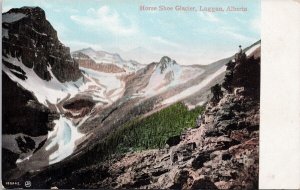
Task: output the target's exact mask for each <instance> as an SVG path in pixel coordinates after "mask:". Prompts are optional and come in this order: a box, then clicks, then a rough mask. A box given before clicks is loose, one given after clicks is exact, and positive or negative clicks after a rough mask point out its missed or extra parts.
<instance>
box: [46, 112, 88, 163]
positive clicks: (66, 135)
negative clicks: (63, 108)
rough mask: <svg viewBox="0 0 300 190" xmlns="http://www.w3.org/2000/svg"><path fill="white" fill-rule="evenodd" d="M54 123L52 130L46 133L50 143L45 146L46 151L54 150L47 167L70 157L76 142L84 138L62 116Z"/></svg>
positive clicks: (70, 122)
mask: <svg viewBox="0 0 300 190" xmlns="http://www.w3.org/2000/svg"><path fill="white" fill-rule="evenodd" d="M54 123H55V127H54V130H53V131H50V132H49V133H48V141H50V143H49V144H48V145H47V146H46V151H50V150H52V149H54V152H52V153H51V154H50V156H49V165H50V164H54V163H57V162H59V161H61V160H63V159H65V158H66V157H68V156H70V155H71V154H72V153H73V151H74V149H75V148H76V141H77V140H79V139H80V138H82V137H83V136H84V134H82V133H80V132H78V129H77V127H76V126H75V125H74V124H73V123H72V121H70V120H69V119H67V118H66V117H64V116H62V115H61V116H60V118H59V119H58V120H55V121H54ZM56 147H57V148H56Z"/></svg>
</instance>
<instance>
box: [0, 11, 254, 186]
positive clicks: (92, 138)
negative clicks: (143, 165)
mask: <svg viewBox="0 0 300 190" xmlns="http://www.w3.org/2000/svg"><path fill="white" fill-rule="evenodd" d="M2 26H3V28H2V43H3V49H2V54H3V56H2V76H3V79H2V84H3V93H2V97H3V100H5V101H3V117H2V118H3V128H2V131H3V135H2V138H3V141H2V151H3V159H2V160H3V162H2V163H3V164H2V165H3V171H4V172H3V180H4V181H5V180H6V181H9V180H12V179H18V178H22V177H24V176H26V175H28V172H29V173H33V174H34V175H35V174H36V173H38V172H39V171H41V170H44V171H47V170H48V169H49V168H50V169H49V171H51V168H52V169H53V168H54V169H57V167H61V166H62V165H63V164H64V163H76V162H80V160H81V159H82V158H85V157H87V156H86V155H90V154H91V153H90V152H91V151H90V150H95V149H97V147H98V144H99V143H100V142H102V141H103V139H105V138H107V137H108V136H109V135H110V134H111V133H112V132H114V131H117V130H119V129H120V128H121V127H122V126H123V125H124V124H125V123H128V122H130V121H132V120H134V119H135V118H138V117H148V116H151V115H153V114H155V113H158V112H160V111H161V110H163V109H165V108H168V107H169V106H171V105H174V104H176V103H178V102H181V103H182V104H183V105H184V106H186V107H187V108H188V109H189V110H193V109H195V107H199V106H204V105H205V104H206V103H207V102H208V101H209V100H210V99H211V97H212V94H211V92H210V89H211V87H212V86H214V85H215V84H217V83H220V82H222V81H223V80H224V77H225V74H226V73H227V71H226V69H227V66H226V64H227V63H228V62H229V61H230V60H233V58H234V55H233V56H232V57H228V58H224V59H222V60H219V61H217V62H214V63H211V64H209V65H181V64H180V63H177V62H176V60H173V59H172V58H170V57H168V56H163V57H161V59H160V60H152V62H149V63H148V64H141V63H138V62H137V61H134V60H124V59H123V58H122V57H121V56H120V55H119V54H117V53H109V52H106V51H98V50H94V49H92V48H86V49H82V50H78V51H75V52H72V53H71V52H70V49H69V48H68V47H66V46H64V45H63V44H62V43H61V42H60V41H59V39H58V37H57V32H56V30H55V29H54V28H53V27H52V25H51V23H50V22H49V21H47V20H46V15H45V12H44V11H43V10H42V9H41V8H39V7H22V8H17V9H11V10H10V11H8V12H6V13H3V14H2ZM259 49H260V42H257V43H255V44H253V45H252V46H250V47H249V48H246V49H245V50H244V51H245V54H246V55H247V56H251V55H253V54H255V55H256V56H258V55H257V51H259ZM141 55H142V53H141ZM259 56H260V54H259ZM90 156H91V155H90Z"/></svg>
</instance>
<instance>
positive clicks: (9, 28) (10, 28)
mask: <svg viewBox="0 0 300 190" xmlns="http://www.w3.org/2000/svg"><path fill="white" fill-rule="evenodd" d="M16 15H23V16H24V17H22V18H21V19H19V20H16V19H14V20H13V19H12V18H13V17H14V16H16ZM2 27H3V30H4V31H5V33H6V34H7V35H3V36H2V43H3V50H2V53H3V56H6V55H11V56H12V57H17V58H18V59H20V60H22V62H23V64H24V65H25V66H27V67H28V68H33V70H34V71H35V73H36V74H37V75H38V76H39V77H40V78H42V79H44V80H47V81H48V80H50V79H51V75H50V73H49V71H48V67H49V66H51V71H52V72H53V74H54V76H55V77H56V78H57V79H58V80H59V81H60V82H66V81H71V80H72V81H75V80H77V79H79V78H80V77H81V72H80V70H79V68H78V64H76V63H75V62H74V61H73V60H72V58H71V55H70V49H69V48H68V47H66V46H64V45H63V44H62V43H61V42H60V41H59V39H58V37H57V32H56V30H55V29H54V28H53V27H52V25H51V24H50V23H49V22H48V21H47V20H46V16H45V12H44V11H43V10H42V9H41V8H39V7H22V8H19V9H11V10H10V11H8V12H7V13H4V14H3V21H2Z"/></svg>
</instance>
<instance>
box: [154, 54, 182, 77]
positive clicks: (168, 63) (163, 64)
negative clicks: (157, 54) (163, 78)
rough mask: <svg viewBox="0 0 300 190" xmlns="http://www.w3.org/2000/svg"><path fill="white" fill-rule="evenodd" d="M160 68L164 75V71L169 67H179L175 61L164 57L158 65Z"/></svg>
mask: <svg viewBox="0 0 300 190" xmlns="http://www.w3.org/2000/svg"><path fill="white" fill-rule="evenodd" d="M157 65H158V66H159V68H160V72H161V73H164V71H165V70H166V69H167V68H168V67H169V66H173V65H178V64H177V63H176V61H175V60H172V59H171V58H170V57H168V56H163V57H162V58H161V59H160V61H159V62H158V64H157Z"/></svg>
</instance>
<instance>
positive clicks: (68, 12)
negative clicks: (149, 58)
mask: <svg viewBox="0 0 300 190" xmlns="http://www.w3.org/2000/svg"><path fill="white" fill-rule="evenodd" d="M140 5H147V6H150V5H151V6H160V5H165V6H177V5H181V6H196V7H199V6H202V7H204V6H214V7H215V6H218V7H220V6H221V7H224V8H227V6H235V7H241V6H243V7H247V9H248V11H247V12H216V13H203V12H186V13H185V12H177V11H171V12H159V11H156V12H141V11H140V10H139V6H140ZM22 6H39V7H41V8H43V9H44V10H45V12H46V16H47V19H48V20H49V21H50V22H51V24H52V25H53V26H54V28H55V29H56V30H57V31H58V36H59V39H60V40H61V41H62V42H63V43H64V44H65V45H67V46H69V47H71V50H72V51H74V50H78V49H82V48H86V47H92V48H94V49H96V50H106V51H113V52H118V53H120V54H121V55H122V52H128V51H130V50H132V49H135V48H137V47H142V48H145V49H147V51H148V54H151V55H152V54H153V56H154V55H157V56H161V55H168V56H170V57H172V58H173V59H176V60H177V62H179V63H181V64H208V63H209V62H212V61H215V60H218V59H221V58H224V57H226V56H229V55H231V54H233V53H234V52H235V51H236V50H237V47H238V45H239V44H241V45H243V46H244V47H246V46H248V45H251V44H252V43H254V42H256V41H257V40H259V39H260V0H144V1H138V0H131V1H130V0H127V1H125V0H4V2H3V11H7V10H9V9H10V8H12V7H22ZM124 54H125V53H124ZM132 56H133V57H132V59H135V58H136V57H135V55H132ZM140 56H141V55H140ZM125 57H126V56H125ZM136 59H138V58H136ZM153 59H158V57H155V56H154V57H153ZM153 61H157V60H153Z"/></svg>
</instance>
